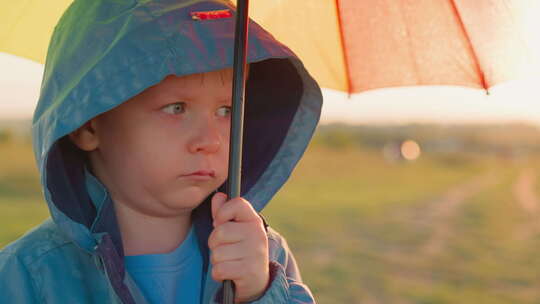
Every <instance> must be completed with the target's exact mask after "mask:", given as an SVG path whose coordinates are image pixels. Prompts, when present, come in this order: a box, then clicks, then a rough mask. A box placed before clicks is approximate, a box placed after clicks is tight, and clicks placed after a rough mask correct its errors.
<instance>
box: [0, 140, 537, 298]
mask: <svg viewBox="0 0 540 304" xmlns="http://www.w3.org/2000/svg"><path fill="white" fill-rule="evenodd" d="M537 168H540V158H539V159H538V160H536V159H534V158H528V159H518V160H512V159H500V158H495V157H487V156H484V157H480V156H475V155H461V154H460V155H429V154H428V155H423V156H422V157H421V158H420V159H418V160H417V161H415V162H398V163H388V162H386V161H385V160H384V159H383V157H382V154H381V153H379V151H375V150H361V149H357V148H343V149H329V148H325V147H323V146H322V145H315V146H312V147H311V148H309V149H308V150H307V152H306V154H305V156H304V158H303V159H302V161H301V162H300V164H299V166H298V167H297V170H296V171H295V172H294V174H293V175H292V176H291V178H290V180H289V182H288V183H287V184H286V186H285V187H284V188H283V189H282V190H281V191H280V192H279V193H278V195H277V196H276V197H275V199H274V200H273V201H272V202H271V204H270V205H269V206H268V207H267V208H266V209H265V211H264V212H263V213H264V214H265V217H266V218H267V220H268V222H269V223H270V225H271V226H273V227H274V228H275V229H276V230H278V231H279V232H280V233H281V234H283V235H284V236H285V237H286V238H287V240H288V242H289V246H290V247H291V249H292V250H293V252H294V254H295V256H296V258H297V260H298V263H299V265H300V269H301V271H302V275H303V278H304V281H305V282H306V283H307V284H308V285H309V286H310V288H311V289H312V291H313V293H314V295H315V297H316V298H317V301H318V303H323V304H325V303H330V304H332V303H362V304H366V303H367V304H376V303H398V304H399V303H403V304H408V303H418V304H446V303H460V304H468V303H471V304H472V303H474V304H482V303H486V304H503V303H508V304H510V303H512V304H514V303H524V304H540V203H539V201H538V200H537V198H536V194H537V193H540V182H539V181H538V180H537V178H536V176H537V174H536V173H537V172H538V170H537ZM47 216H48V210H47V209H46V206H45V203H44V202H43V200H42V198H41V190H40V186H39V181H38V176H37V172H36V169H35V167H34V161H33V157H32V152H31V148H30V146H27V145H21V144H2V145H0V248H1V247H2V246H4V245H6V244H7V243H9V242H11V241H12V240H14V239H16V238H17V237H19V236H20V235H22V234H23V233H24V232H25V231H26V230H28V229H29V228H30V227H32V226H34V225H36V224H38V223H40V222H41V221H42V220H43V219H45V218H46V217H47Z"/></svg>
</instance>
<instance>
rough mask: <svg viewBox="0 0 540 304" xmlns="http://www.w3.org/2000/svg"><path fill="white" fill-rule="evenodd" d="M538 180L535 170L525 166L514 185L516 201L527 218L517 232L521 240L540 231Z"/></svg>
mask: <svg viewBox="0 0 540 304" xmlns="http://www.w3.org/2000/svg"><path fill="white" fill-rule="evenodd" d="M536 180H537V176H536V173H535V172H534V170H532V169H531V168H525V169H523V170H522V171H521V173H520V175H519V177H518V178H517V180H516V182H515V183H514V186H513V187H512V190H513V192H514V197H515V199H516V203H517V204H518V205H519V206H520V207H521V208H522V209H523V211H524V212H525V213H526V220H525V222H524V223H523V226H522V227H521V228H520V229H519V230H518V233H517V238H518V239H519V240H527V239H529V238H531V237H533V236H535V235H536V234H539V233H540V201H539V200H538V197H537V193H536V191H535V187H536Z"/></svg>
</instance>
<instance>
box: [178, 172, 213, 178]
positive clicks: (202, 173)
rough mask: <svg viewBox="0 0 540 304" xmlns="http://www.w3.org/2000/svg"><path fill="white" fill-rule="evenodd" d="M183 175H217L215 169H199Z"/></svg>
mask: <svg viewBox="0 0 540 304" xmlns="http://www.w3.org/2000/svg"><path fill="white" fill-rule="evenodd" d="M183 176H186V177H189V176H192V177H195V176H200V177H212V178H213V177H215V176H216V173H215V172H214V170H199V171H195V172H192V173H189V174H185V175H183Z"/></svg>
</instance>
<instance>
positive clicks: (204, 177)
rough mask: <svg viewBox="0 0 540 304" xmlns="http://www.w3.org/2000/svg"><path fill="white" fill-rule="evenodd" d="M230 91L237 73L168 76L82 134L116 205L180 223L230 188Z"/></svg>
mask: <svg viewBox="0 0 540 304" xmlns="http://www.w3.org/2000/svg"><path fill="white" fill-rule="evenodd" d="M231 87H232V70H231V69H226V70H221V71H215V72H210V73H205V74H194V75H189V76H183V77H177V76H174V75H169V76H167V77H166V78H165V79H164V80H163V81H162V82H160V83H159V84H157V85H155V86H153V87H150V88H148V89H146V90H145V91H143V92H142V93H140V94H139V95H137V96H135V97H133V98H131V99H130V100H128V101H126V102H125V103H123V104H122V105H120V106H118V107H117V108H114V109H113V110H111V111H108V112H106V113H103V114H102V115H100V116H98V117H96V118H94V119H92V120H91V121H90V122H89V123H87V124H86V125H85V126H83V128H85V127H86V128H90V129H89V131H88V132H93V135H94V138H93V139H94V140H95V148H94V149H89V148H93V146H92V145H90V147H88V146H87V147H86V149H85V150H87V151H90V152H89V154H90V155H89V156H90V160H91V162H92V168H93V170H94V173H95V174H96V175H97V177H98V178H99V179H100V180H101V181H102V182H103V183H104V184H105V186H106V187H107V188H108V190H109V191H110V193H111V196H112V198H113V200H114V201H115V203H116V204H122V207H127V208H129V209H131V210H133V211H136V212H139V213H143V214H147V215H151V216H159V217H169V216H177V215H180V214H185V213H189V212H191V210H192V209H193V208H195V207H197V206H198V205H199V204H200V203H201V202H202V201H203V200H204V198H206V197H207V196H208V195H209V194H210V193H211V192H213V191H214V190H215V189H217V188H218V187H219V186H220V185H221V184H223V182H224V181H225V180H226V178H227V168H228V166H227V165H228V153H229V128H230V105H231V98H230V95H231ZM79 132H84V131H79ZM80 137H84V136H82V135H80ZM79 147H81V145H79ZM83 149H84V148H83ZM196 172H198V174H197V173H196ZM194 173H195V175H193V174H194Z"/></svg>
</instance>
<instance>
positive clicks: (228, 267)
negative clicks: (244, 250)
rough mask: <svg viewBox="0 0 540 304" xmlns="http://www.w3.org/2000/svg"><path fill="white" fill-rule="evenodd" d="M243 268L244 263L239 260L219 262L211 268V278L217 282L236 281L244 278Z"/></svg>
mask: <svg viewBox="0 0 540 304" xmlns="http://www.w3.org/2000/svg"><path fill="white" fill-rule="evenodd" d="M245 268H246V267H245V262H244V261H241V260H237V261H226V262H221V263H218V264H216V265H213V266H212V278H213V279H214V280H215V281H218V282H221V281H223V280H235V281H236V280H238V279H241V278H242V277H243V276H244V271H245ZM235 283H236V282H235Z"/></svg>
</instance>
